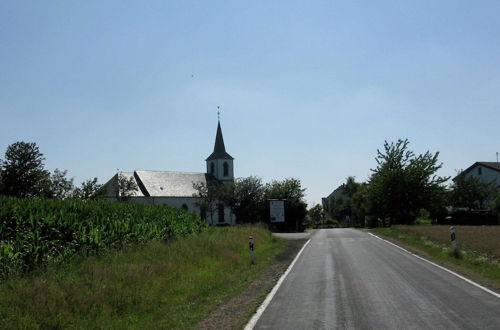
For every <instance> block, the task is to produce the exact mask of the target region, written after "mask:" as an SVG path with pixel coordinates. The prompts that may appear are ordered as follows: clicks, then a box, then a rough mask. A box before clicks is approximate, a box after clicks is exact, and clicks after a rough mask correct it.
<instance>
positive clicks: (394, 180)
mask: <svg viewBox="0 0 500 330" xmlns="http://www.w3.org/2000/svg"><path fill="white" fill-rule="evenodd" d="M408 145H409V141H408V140H401V139H400V140H398V141H397V142H396V143H394V142H391V143H388V142H387V141H386V142H385V143H384V150H383V151H380V150H377V153H378V156H377V158H376V161H377V164H378V165H377V168H376V169H374V170H372V171H373V174H372V176H371V177H370V180H369V189H368V194H369V199H370V203H371V208H372V210H371V211H372V213H373V215H375V216H376V217H378V218H381V219H385V218H389V219H390V221H391V223H412V222H413V221H414V220H415V218H416V216H417V212H418V210H420V209H421V208H426V209H440V208H442V207H444V205H434V201H435V200H437V199H436V198H435V196H440V194H441V193H442V192H443V190H444V186H443V183H444V182H446V181H447V180H448V179H449V178H443V177H439V176H437V175H436V174H435V173H436V172H437V171H438V170H439V169H440V168H441V166H442V164H439V163H438V156H439V152H436V153H435V154H431V153H430V152H429V151H427V152H426V153H425V154H423V155H422V154H421V155H418V156H416V155H415V154H414V153H413V152H412V151H410V150H408Z"/></svg>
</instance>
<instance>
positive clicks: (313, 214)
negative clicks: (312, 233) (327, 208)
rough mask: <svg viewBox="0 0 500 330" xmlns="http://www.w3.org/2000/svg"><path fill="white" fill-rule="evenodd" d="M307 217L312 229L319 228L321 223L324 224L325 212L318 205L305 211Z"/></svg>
mask: <svg viewBox="0 0 500 330" xmlns="http://www.w3.org/2000/svg"><path fill="white" fill-rule="evenodd" d="M307 214H308V215H309V219H310V221H311V223H310V225H311V226H312V227H313V228H316V227H318V226H321V224H323V222H325V212H324V211H323V207H322V206H321V205H319V204H316V205H314V206H313V207H311V208H310V209H309V211H307Z"/></svg>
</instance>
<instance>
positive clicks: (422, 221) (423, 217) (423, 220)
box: [415, 209, 432, 225]
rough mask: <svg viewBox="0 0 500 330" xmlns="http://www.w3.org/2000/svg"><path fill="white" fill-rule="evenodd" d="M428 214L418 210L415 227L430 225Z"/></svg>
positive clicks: (423, 210)
mask: <svg viewBox="0 0 500 330" xmlns="http://www.w3.org/2000/svg"><path fill="white" fill-rule="evenodd" d="M430 215H431V214H430V213H429V211H427V210H426V209H420V211H419V212H418V217H417V220H416V221H415V224H417V225H432V220H431V219H429V218H430Z"/></svg>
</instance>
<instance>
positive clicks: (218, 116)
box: [217, 105, 220, 121]
mask: <svg viewBox="0 0 500 330" xmlns="http://www.w3.org/2000/svg"><path fill="white" fill-rule="evenodd" d="M219 109H220V105H218V106H217V120H219V121H220V111H219Z"/></svg>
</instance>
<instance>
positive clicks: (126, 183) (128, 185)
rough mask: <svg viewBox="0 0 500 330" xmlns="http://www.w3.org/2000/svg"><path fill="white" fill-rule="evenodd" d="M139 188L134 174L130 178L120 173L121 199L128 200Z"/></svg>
mask: <svg viewBox="0 0 500 330" xmlns="http://www.w3.org/2000/svg"><path fill="white" fill-rule="evenodd" d="M138 189H139V187H138V186H137V183H135V179H134V177H133V176H131V177H129V178H128V179H127V178H126V177H125V176H123V175H118V196H119V198H120V201H122V202H126V201H128V200H129V199H130V197H132V196H134V194H135V192H136V191H137V190H138Z"/></svg>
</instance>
